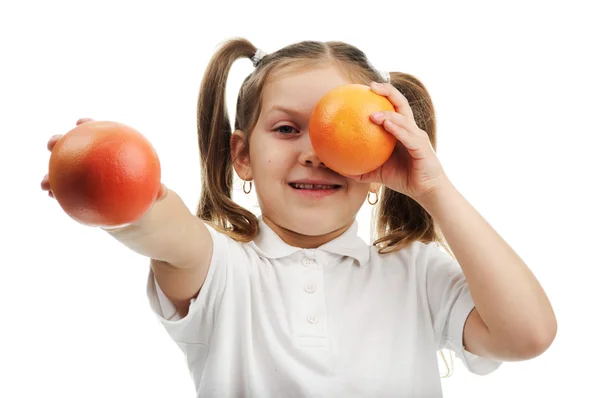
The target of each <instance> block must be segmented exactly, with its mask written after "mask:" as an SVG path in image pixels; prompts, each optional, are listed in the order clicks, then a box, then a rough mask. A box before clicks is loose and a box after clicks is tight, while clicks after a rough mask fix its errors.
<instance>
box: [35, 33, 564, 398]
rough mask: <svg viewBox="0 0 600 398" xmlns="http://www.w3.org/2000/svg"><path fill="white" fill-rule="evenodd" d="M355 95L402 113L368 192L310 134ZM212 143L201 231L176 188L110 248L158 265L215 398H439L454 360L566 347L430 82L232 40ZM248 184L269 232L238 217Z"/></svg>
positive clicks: (308, 51)
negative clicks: (371, 221) (442, 368)
mask: <svg viewBox="0 0 600 398" xmlns="http://www.w3.org/2000/svg"><path fill="white" fill-rule="evenodd" d="M240 58H244V59H251V60H252V62H253V64H254V66H255V70H254V71H253V73H251V74H250V75H249V76H248V77H247V78H246V79H245V81H244V83H243V85H242V87H241V90H240V92H239V95H238V99H237V109H236V116H235V125H234V131H232V128H231V124H230V120H229V118H228V113H227V109H226V105H225V88H226V83H227V76H228V73H229V70H230V68H231V66H232V64H233V63H234V62H235V61H236V60H238V59H240ZM390 77H391V78H390ZM388 79H389V80H391V81H390V82H387V80H388ZM348 83H363V84H369V85H370V87H371V90H373V91H374V92H375V93H377V94H379V95H382V96H385V97H387V98H388V99H389V100H390V101H391V102H392V104H393V105H394V107H395V111H394V112H383V113H381V114H374V115H372V117H371V118H372V122H373V123H377V124H380V125H382V126H383V127H384V128H385V129H386V130H387V131H389V132H390V133H391V134H393V135H394V136H395V137H396V138H397V139H398V144H397V148H396V150H395V152H394V154H393V155H392V157H391V158H390V160H389V161H387V163H385V164H384V165H383V166H382V167H381V168H380V169H378V170H376V171H374V172H372V173H369V174H366V175H362V176H343V175H340V174H337V173H335V172H333V171H332V170H330V169H329V168H327V166H325V165H324V164H323V163H322V162H321V161H320V159H319V158H318V157H317V155H316V154H315V152H314V151H313V148H312V146H311V143H310V139H309V135H308V131H307V126H308V120H309V116H310V113H311V110H312V109H313V107H314V106H315V104H316V102H317V101H318V100H319V99H320V98H321V97H322V96H323V95H324V94H325V93H326V92H327V91H329V90H330V89H332V88H334V87H336V86H339V85H342V84H348ZM86 120H89V119H82V120H80V121H79V122H78V123H83V122H85V121H86ZM198 134H199V139H198V141H199V146H200V157H201V161H202V171H203V174H202V188H203V189H202V196H201V200H200V204H199V207H198V211H197V214H196V215H193V214H191V213H190V212H189V211H188V209H187V208H186V206H185V205H184V203H183V202H182V200H181V199H180V198H179V196H178V195H177V194H176V193H175V192H173V191H171V190H169V189H167V188H165V189H164V193H163V195H161V197H160V198H159V199H158V200H157V201H156V203H155V205H154V206H153V208H152V209H151V210H150V211H149V212H148V213H147V214H146V215H145V216H144V217H143V218H142V219H141V220H139V221H138V222H136V223H135V224H132V225H130V226H126V227H123V228H120V229H117V230H108V231H107V232H108V233H110V234H111V235H112V236H114V237H115V238H116V239H118V240H119V241H120V242H122V243H123V244H125V245H127V246H128V247H130V248H131V249H132V250H135V251H136V252H138V253H140V254H142V255H144V256H147V257H149V258H151V268H150V271H149V278H148V297H149V299H150V303H151V308H152V309H153V311H154V312H155V313H156V315H157V316H158V319H159V320H160V321H161V322H162V324H163V325H164V327H165V328H166V330H167V332H168V333H169V335H170V336H171V337H172V339H173V340H174V341H175V342H176V343H177V345H178V346H179V347H180V348H181V350H182V351H183V352H184V354H185V356H186V359H187V363H188V366H189V369H190V372H191V375H192V377H193V381H194V383H195V386H196V392H197V396H198V397H261V398H267V397H391V396H406V397H439V396H441V395H442V391H441V382H440V374H439V370H438V369H439V368H438V363H437V351H438V350H440V349H443V348H447V349H450V350H452V351H454V352H455V353H456V355H457V356H458V358H460V360H461V361H462V363H463V364H464V365H465V366H466V367H467V368H468V369H469V370H470V371H471V372H473V373H476V374H480V375H484V374H488V373H490V372H492V371H494V370H495V369H497V368H498V367H499V366H500V364H501V362H503V361H517V360H525V359H529V358H533V357H535V356H537V355H540V354H541V353H542V352H544V351H545V350H546V349H547V348H548V347H549V345H550V344H551V342H552V341H553V339H554V336H555V334H556V327H557V326H556V319H555V316H554V313H553V310H552V307H551V305H550V303H549V301H548V298H547V297H546V295H545V293H544V291H543V289H542V287H541V286H540V285H539V284H538V282H537V280H536V278H535V277H534V276H533V275H532V273H531V272H530V271H529V269H528V268H527V266H526V265H525V264H524V263H523V262H522V260H521V259H520V258H519V256H518V255H517V254H516V253H515V252H514V251H513V250H512V249H511V247H510V246H509V245H507V244H506V243H505V242H504V241H503V240H502V238H501V237H500V236H498V235H497V234H496V232H495V231H494V230H493V229H492V227H490V226H489V225H488V224H487V223H486V221H485V220H484V219H483V218H482V217H481V216H480V215H479V214H478V213H477V212H476V210H475V209H473V208H472V207H471V205H470V204H469V203H468V202H467V200H466V199H465V198H463V197H462V196H461V194H460V193H459V192H458V191H457V190H456V188H455V187H454V186H453V185H452V183H451V182H450V180H449V179H448V177H447V176H446V174H445V173H444V170H443V168H442V166H441V165H440V162H439V160H438V158H437V157H436V154H435V150H434V148H435V144H436V126H435V115H434V110H433V105H432V102H431V99H430V97H429V95H428V93H427V91H426V89H425V88H424V86H423V85H422V84H421V82H420V81H419V80H417V79H416V78H414V77H412V76H410V75H407V74H404V73H392V74H391V76H390V75H384V74H380V73H378V72H377V70H375V69H374V68H373V67H372V66H371V64H370V63H369V62H368V60H367V58H366V56H365V54H364V53H363V52H361V51H360V50H358V49H357V48H355V47H353V46H351V45H348V44H345V43H340V42H328V43H319V42H302V43H298V44H294V45H290V46H288V47H285V48H283V49H280V50H279V51H276V52H274V53H272V54H264V53H262V52H261V51H260V50H257V48H256V47H254V46H253V45H252V44H251V43H250V42H248V41H247V40H244V39H236V40H231V41H229V42H227V43H225V44H224V45H223V46H222V47H221V48H220V49H219V50H218V51H217V52H216V54H215V55H214V56H213V58H212V59H211V61H210V64H209V66H208V69H207V71H206V74H205V76H204V79H203V81H202V86H201V90H200V95H199V101H198ZM54 142H55V139H52V140H51V141H50V143H49V147H50V149H51V148H52V145H53V143H54ZM234 170H235V172H236V174H237V175H238V176H239V177H240V178H241V179H242V180H243V181H244V183H243V188H244V192H246V193H249V192H250V191H251V190H252V189H254V190H256V195H257V198H258V202H259V205H260V209H261V216H260V217H256V216H255V215H254V214H253V213H252V212H250V211H248V210H247V209H244V208H243V207H241V206H239V205H238V204H236V203H235V202H234V201H232V199H231V196H232V181H233V171H234ZM43 186H44V189H49V187H48V184H47V180H44V182H43ZM367 198H368V199H367ZM365 199H367V200H368V202H369V203H370V204H371V205H373V206H377V210H378V211H377V231H378V239H377V240H376V241H375V242H374V243H373V244H372V245H367V244H366V243H365V242H364V241H363V240H361V239H360V238H359V236H358V228H357V222H356V220H355V216H356V214H357V212H358V211H359V209H360V208H361V206H362V205H363V203H364V202H365ZM446 242H447V244H448V245H449V248H450V249H451V250H450V252H452V253H453V254H454V255H455V256H456V257H454V256H453V255H451V254H449V253H446V252H445V251H443V250H442V248H441V246H445V244H446Z"/></svg>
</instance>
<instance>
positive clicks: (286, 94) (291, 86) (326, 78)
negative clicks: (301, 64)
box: [262, 66, 352, 112]
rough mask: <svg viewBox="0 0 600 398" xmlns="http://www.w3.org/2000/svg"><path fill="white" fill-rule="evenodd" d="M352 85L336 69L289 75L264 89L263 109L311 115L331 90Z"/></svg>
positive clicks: (271, 82) (277, 79) (328, 68)
mask: <svg viewBox="0 0 600 398" xmlns="http://www.w3.org/2000/svg"><path fill="white" fill-rule="evenodd" d="M349 83H352V82H351V81H350V80H349V79H348V78H347V77H345V76H344V75H343V74H342V73H341V71H340V70H339V69H337V68H335V67H333V66H330V67H321V68H312V69H306V70H302V71H298V72H296V73H288V74H285V75H283V76H281V77H279V78H276V79H273V80H271V81H269V82H268V83H267V84H266V85H265V86H264V89H263V95H262V98H263V104H262V105H263V110H264V111H266V112H268V111H269V110H270V109H271V108H277V107H282V108H288V109H294V110H297V111H301V112H310V111H312V108H314V106H315V104H316V103H317V102H318V101H319V99H321V97H323V96H324V95H325V94H326V93H327V92H328V91H329V90H331V89H333V88H335V87H338V86H340V85H344V84H349Z"/></svg>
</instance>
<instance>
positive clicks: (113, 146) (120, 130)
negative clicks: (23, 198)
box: [48, 121, 161, 227]
mask: <svg viewBox="0 0 600 398" xmlns="http://www.w3.org/2000/svg"><path fill="white" fill-rule="evenodd" d="M160 176H161V171H160V162H159V160H158V156H157V153H156V152H155V150H154V148H153V147H152V146H151V144H150V142H148V140H147V139H146V138H145V137H144V136H142V135H141V134H140V133H139V132H137V131H136V130H134V129H132V128H131V127H128V126H125V125H123V124H120V123H115V122H109V121H92V122H87V123H83V124H80V125H79V126H77V127H75V128H74V129H72V130H70V131H69V132H67V133H66V134H65V135H64V136H62V137H61V138H60V139H59V140H58V141H57V143H56V145H55V146H54V148H52V153H51V155H50V164H49V170H48V181H49V183H50V189H51V190H52V193H53V194H54V197H55V198H56V200H57V201H58V203H59V204H60V206H61V208H62V209H63V210H64V211H65V212H66V213H67V214H68V215H69V216H70V217H71V218H73V219H74V220H76V221H78V222H79V223H81V224H84V225H89V226H98V227H118V226H123V225H126V224H130V223H132V222H134V221H137V220H138V219H139V218H141V216H142V215H143V214H144V213H145V212H146V211H147V210H149V208H150V207H151V206H152V204H153V203H154V201H155V199H156V198H157V196H158V194H159V191H160V189H161V180H160Z"/></svg>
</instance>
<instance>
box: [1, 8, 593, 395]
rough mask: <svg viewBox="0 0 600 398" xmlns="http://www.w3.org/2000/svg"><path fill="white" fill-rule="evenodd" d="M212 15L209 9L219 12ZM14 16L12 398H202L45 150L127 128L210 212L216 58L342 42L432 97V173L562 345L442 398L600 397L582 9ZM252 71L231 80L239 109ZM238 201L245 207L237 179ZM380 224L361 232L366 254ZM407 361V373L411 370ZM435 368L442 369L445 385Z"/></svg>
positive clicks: (7, 38) (8, 215)
mask: <svg viewBox="0 0 600 398" xmlns="http://www.w3.org/2000/svg"><path fill="white" fill-rule="evenodd" d="M207 3H208V4H207ZM217 3H219V2H200V1H185V2H183V1H175V0H173V1H170V2H167V1H161V2H158V1H145V2H142V1H136V2H133V1H124V0H119V1H112V0H111V1H107V0H103V1H77V2H76V1H72V2H67V1H41V0H40V1H24V0H21V1H16V0H15V1H5V2H2V5H1V6H0V46H1V47H0V48H1V52H0V57H1V60H0V134H1V139H2V140H1V142H0V155H1V156H0V166H1V167H0V173H1V180H0V181H1V196H0V198H1V199H0V200H1V207H0V211H1V212H2V213H1V225H2V231H3V237H2V239H1V240H0V245H1V248H2V257H3V258H2V264H1V265H0V309H1V312H0V336H1V337H0V396H2V397H7V398H8V397H41V396H52V397H54V396H60V397H107V396H111V397H193V396H194V390H193V386H192V383H191V379H190V377H189V376H188V371H187V368H186V366H185V363H184V359H183V357H182V355H181V353H180V351H179V349H178V348H177V347H176V345H175V344H174V343H173V342H172V341H171V340H170V339H169V337H168V336H167V334H166V332H164V330H163V329H162V327H161V326H160V325H159V323H158V321H157V320H156V319H155V318H154V315H153V314H152V313H151V312H150V309H149V306H148V303H147V299H146V293H145V287H146V277H147V272H148V261H147V260H146V259H144V258H141V257H140V256H138V255H136V254H135V253H133V252H130V251H128V249H126V248H125V247H124V246H121V245H120V244H119V243H118V242H116V241H114V240H113V239H112V238H110V237H109V236H108V235H106V234H105V233H103V232H102V231H100V230H96V229H91V228H87V227H84V226H81V225H79V224H77V223H75V222H74V221H72V220H71V219H70V218H68V217H67V216H66V215H65V214H64V213H63V212H61V210H60V208H59V206H58V204H57V203H56V202H55V201H54V200H52V199H50V198H49V197H48V196H46V194H45V193H44V192H42V191H41V189H40V181H41V179H42V177H43V176H44V174H45V173H46V172H47V165H48V159H49V152H48V151H47V150H46V142H47V140H48V139H49V137H50V136H51V135H54V134H59V133H65V132H66V131H68V130H70V129H71V128H72V127H74V125H75V121H76V120H77V119H78V118H80V117H92V118H95V119H108V120H116V121H120V122H123V123H126V124H129V125H131V126H133V127H135V128H136V129H138V130H139V131H141V132H142V133H143V134H144V135H146V136H147V137H148V138H149V139H150V140H151V141H152V143H153V144H154V145H155V147H156V149H157V151H158V153H159V155H160V158H161V162H162V167H163V169H162V170H163V176H164V178H163V181H164V182H165V183H166V184H167V185H168V186H169V187H170V188H172V189H174V190H175V191H177V192H178V193H179V195H180V196H181V197H182V198H183V199H184V200H185V202H186V204H187V205H188V206H189V208H190V210H192V211H195V207H196V205H197V200H198V198H199V186H200V182H199V166H198V149H197V143H196V127H195V123H196V113H195V112H196V100H197V94H198V87H199V83H200V79H201V77H202V73H203V70H204V68H205V66H206V64H207V62H208V60H209V57H210V56H211V55H212V54H213V51H214V50H215V49H216V47H217V46H218V45H219V44H220V43H221V42H222V41H224V40H226V39H228V38H231V37H234V36H244V37H247V38H248V39H250V40H251V41H252V42H253V43H255V44H256V45H257V46H258V47H260V48H262V49H263V50H265V51H267V52H271V51H275V50H277V49H278V48H280V47H282V46H284V45H287V44H290V43H292V42H295V41H299V40H304V39H316V40H345V41H348V42H350V43H352V44H355V45H357V46H358V47H360V48H361V49H363V50H364V51H366V53H367V54H368V56H369V57H370V59H371V61H372V63H373V64H374V65H376V66H377V67H378V68H379V69H385V70H390V71H402V72H406V73H411V74H413V75H415V76H417V77H418V78H419V79H421V80H422V81H423V82H424V84H425V85H426V87H427V88H428V89H429V91H430V93H431V95H432V97H433V101H434V105H435V106H436V111H437V116H438V123H439V124H438V128H439V149H438V155H439V157H440V158H441V160H442V163H443V165H444V167H445V168H446V171H447V173H448V174H449V176H450V178H451V180H452V181H453V182H454V184H455V185H456V186H457V187H458V188H459V190H460V191H461V192H462V193H463V194H464V195H465V196H466V197H467V199H468V200H469V201H470V202H471V203H472V204H473V205H474V206H475V207H476V208H477V209H478V210H479V211H480V212H481V213H482V214H483V215H484V216H485V217H486V219H487V220H489V221H490V223H491V224H492V225H493V226H494V227H495V228H496V229H497V230H498V231H499V232H500V234H501V235H502V236H503V237H504V238H505V239H506V240H507V241H508V242H509V243H510V244H511V245H512V246H513V247H514V248H515V249H516V250H517V252H518V253H519V254H520V255H521V256H522V257H523V259H524V260H525V261H526V262H527V264H528V265H529V267H530V268H531V269H532V270H533V272H534V273H535V275H536V276H537V277H538V278H539V280H540V281H541V283H542V285H543V286H544V288H545V289H546V292H547V293H548V295H549V297H550V299H551V301H552V304H553V306H554V309H555V311H556V314H557V317H558V322H559V332H558V336H557V338H556V340H555V342H554V344H553V345H552V347H551V348H550V349H549V350H548V351H547V352H546V353H544V354H543V355H542V356H540V357H538V358H536V359H534V360H530V361H526V362H519V363H505V364H504V365H503V366H502V367H501V368H500V369H499V370H498V371H497V372H495V373H493V374H491V375H489V376H486V377H479V376H475V375H472V374H469V373H468V372H467V371H466V370H465V368H464V366H463V365H462V363H460V362H458V360H455V362H454V366H455V371H454V374H453V376H452V377H450V378H449V379H444V380H443V381H442V383H443V389H444V393H445V396H447V397H480V396H485V397H490V398H491V397H506V396H515V397H530V396H536V397H537V396H594V395H595V394H596V393H597V387H598V383H597V376H596V374H597V372H598V371H597V369H596V368H597V365H598V354H599V353H600V352H599V350H598V346H597V333H596V329H595V327H594V326H596V325H597V324H598V322H597V314H598V310H597V303H598V302H599V300H598V294H597V293H598V290H599V288H598V286H599V285H598V277H599V276H600V272H599V270H598V269H599V266H600V261H599V260H598V250H597V247H598V222H599V221H600V217H599V211H598V204H599V203H600V200H599V196H598V194H597V193H596V192H597V187H598V181H599V179H598V170H600V162H599V160H598V143H599V142H600V141H599V139H598V136H599V134H600V128H599V127H598V115H599V112H598V106H599V105H600V101H599V100H598V92H599V89H600V84H599V83H600V78H599V77H598V74H599V73H600V72H599V71H600V64H599V62H598V58H597V54H598V38H600V28H599V25H598V13H597V12H594V9H593V7H592V4H593V3H594V2H593V1H589V2H581V1H579V2H577V1H569V2H550V1H544V2H542V1H540V2H531V1H529V2H527V1H519V2H507V1H503V2H497V3H494V4H492V3H491V2H475V1H473V2H441V1H440V2H438V3H431V2H425V1H410V2H407V1H399V0H396V1H378V2H363V3H362V4H361V5H350V3H349V2H344V5H341V4H340V5H333V3H331V4H330V3H329V2H325V1H318V2H314V3H313V2H309V1H304V2H302V3H301V2H297V3H287V2H271V3H269V2H259V1H244V2H242V1H236V2H232V1H223V3H220V4H219V5H217ZM251 71H252V66H251V63H250V61H249V60H241V61H239V62H237V63H236V64H235V65H234V68H233V70H232V73H231V75H230V80H229V82H228V93H229V95H228V97H229V101H230V105H231V106H230V110H233V106H234V102H233V101H234V96H235V93H236V92H237V90H238V88H239V85H240V83H241V80H242V79H243V78H244V76H246V75H247V74H248V73H250V72H251ZM237 187H238V191H237V192H236V199H238V200H240V202H241V203H244V204H245V205H247V206H253V204H254V202H253V198H252V197H244V194H243V193H241V190H240V188H241V184H239V180H238V185H237ZM369 214H370V213H369V206H368V205H365V207H364V209H363V211H362V212H361V216H360V219H359V222H360V225H361V234H362V236H363V237H364V238H365V239H368V234H369V230H368V228H369V223H368V217H369ZM399 360H401V359H400V358H399ZM442 369H443V366H442Z"/></svg>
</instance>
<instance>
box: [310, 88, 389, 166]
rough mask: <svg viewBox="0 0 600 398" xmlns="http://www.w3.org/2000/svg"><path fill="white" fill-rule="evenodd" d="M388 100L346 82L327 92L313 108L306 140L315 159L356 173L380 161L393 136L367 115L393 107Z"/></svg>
mask: <svg viewBox="0 0 600 398" xmlns="http://www.w3.org/2000/svg"><path fill="white" fill-rule="evenodd" d="M393 110H394V106H393V105H392V104H391V102H390V101H389V100H388V99H387V98H385V97H383V96H381V95H378V94H375V93H374V92H373V91H371V89H370V87H369V86H366V85H363V84H348V85H343V86H339V87H336V88H334V89H332V90H331V91H329V92H327V93H326V94H325V95H324V96H323V97H322V98H321V99H320V100H319V102H318V103H317V105H316V106H315V108H314V109H313V111H312V113H311V116H310V121H309V126H308V129H309V135H310V140H311V143H312V146H313V149H314V150H315V153H316V154H317V156H318V157H319V159H320V160H321V161H322V162H323V163H324V164H325V165H326V166H327V167H329V168H330V169H332V170H333V171H336V172H338V173H340V174H345V175H360V174H366V173H368V172H370V171H373V170H375V169H377V168H378V167H380V166H381V165H383V164H384V163H385V162H386V161H387V160H388V159H389V158H390V156H391V154H392V151H393V150H394V147H395V145H396V141H397V140H396V138H395V137H394V136H393V135H392V134H390V133H389V132H387V131H386V130H385V129H384V128H383V127H382V126H380V125H378V124H376V123H374V122H372V121H371V119H370V115H371V114H373V113H375V112H379V111H393Z"/></svg>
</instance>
